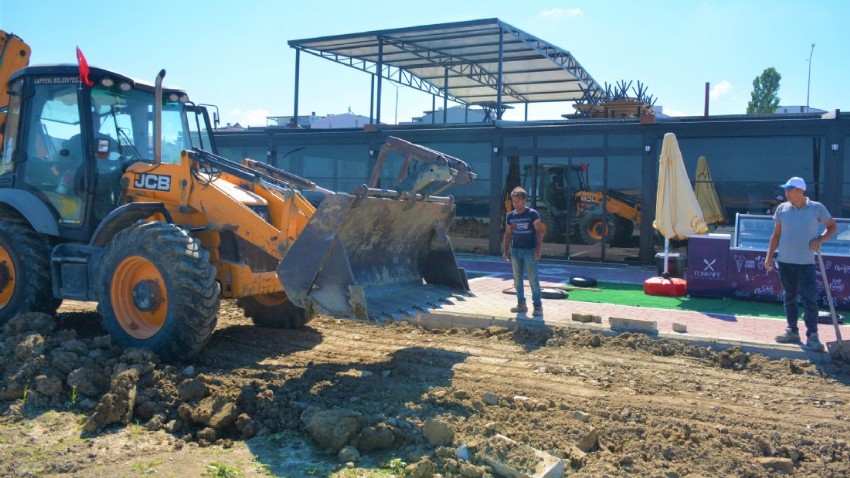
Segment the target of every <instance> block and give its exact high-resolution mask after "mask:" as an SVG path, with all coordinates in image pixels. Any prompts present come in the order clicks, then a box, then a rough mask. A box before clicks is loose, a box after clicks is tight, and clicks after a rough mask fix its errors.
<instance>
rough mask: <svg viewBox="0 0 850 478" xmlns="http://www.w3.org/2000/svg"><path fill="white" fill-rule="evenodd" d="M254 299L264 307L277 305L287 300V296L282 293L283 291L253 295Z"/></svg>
mask: <svg viewBox="0 0 850 478" xmlns="http://www.w3.org/2000/svg"><path fill="white" fill-rule="evenodd" d="M254 300H256V301H257V302H259V303H260V304H261V305H263V306H265V307H277V306H279V305H283V304H285V303H286V302H288V301H289V297H287V296H286V294H284V293H283V292H275V293H272V294H264V295H258V296H255V297H254Z"/></svg>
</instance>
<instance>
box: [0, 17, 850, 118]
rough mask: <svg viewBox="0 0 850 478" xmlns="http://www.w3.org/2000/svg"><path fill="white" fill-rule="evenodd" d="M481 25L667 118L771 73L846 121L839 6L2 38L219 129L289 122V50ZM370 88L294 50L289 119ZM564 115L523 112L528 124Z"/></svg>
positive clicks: (183, 22) (713, 106) (740, 98)
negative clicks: (99, 70) (160, 97)
mask: <svg viewBox="0 0 850 478" xmlns="http://www.w3.org/2000/svg"><path fill="white" fill-rule="evenodd" d="M482 18H499V19H500V20H502V21H504V22H507V23H509V24H511V25H513V26H515V27H517V28H520V29H522V30H524V31H526V32H527V33H529V34H532V35H536V36H538V37H540V38H541V39H543V40H545V41H547V42H549V43H551V44H554V45H556V46H558V47H560V48H562V49H564V50H567V51H569V52H570V53H572V55H573V56H574V57H575V58H576V59H577V60H578V62H579V63H581V65H582V66H583V67H584V68H585V69H586V70H587V71H588V72H589V73H590V74H591V76H593V78H594V79H596V81H597V82H598V83H600V84H604V83H605V82H608V83H609V84H614V83H617V82H619V81H620V80H626V81H634V82H635V83H636V82H637V81H641V82H642V83H643V84H645V85H646V86H647V87H648V93H649V94H652V95H654V96H655V97H656V98H658V101H657V103H656V104H657V105H661V106H663V107H664V112H665V113H667V114H670V115H673V116H681V115H701V114H702V113H703V108H704V96H705V83H706V82H708V83H709V84H710V88H711V90H710V91H711V94H710V100H709V108H710V113H711V114H740V113H744V112H745V110H746V106H747V102H748V101H749V99H750V92H751V91H752V83H753V79H755V78H756V77H757V76H758V75H760V74H761V73H762V71H764V69H765V68H768V67H773V68H776V70H777V71H778V72H779V73H780V74H781V75H782V81H781V87H780V90H779V97H780V99H781V101H780V103H781V104H782V105H805V104H806V95H807V86H809V89H810V93H809V104H810V106H811V107H813V108H820V109H824V110H834V109H840V110H842V111H850V83H848V81H847V78H848V75H850V34H848V33H847V31H846V27H847V19H848V18H850V2H848V1H845V0H809V1H801V0H798V1H787V0H747V1H742V0H739V1H720V0H717V1H708V0H706V1H690V0H678V1H667V0H663V1H662V0H659V1H651V2H650V1H639V0H631V1H619V0H607V1H605V0H596V1H566V2H565V1H555V0H548V1H538V0H522V1H517V0H508V1H503V0H487V1H479V0H465V1H457V0H454V1H445V0H431V1H429V2H409V1H406V2H402V1H398V0H396V1H385V0H372V1H369V2H361V1H343V0H323V1H321V2H295V1H283V0H278V1H272V0H262V1H260V0H257V1H252V0H245V1H243V2H232V1H228V2H225V1H217V0H206V1H202V0H172V1H163V0H146V1H143V2H122V1H114V0H112V1H95V0H77V1H74V2H67V1H63V2H60V1H52V0H43V1H36V0H0V28H2V29H3V30H5V31H7V32H11V33H14V34H16V35H18V36H20V37H22V38H23V39H24V40H25V41H26V42H27V43H29V44H30V46H31V47H32V50H33V52H32V57H31V63H33V64H43V63H73V62H75V61H76V57H75V54H74V51H75V50H74V48H75V47H76V46H79V47H80V48H81V49H82V51H83V52H84V54H85V55H86V58H87V59H88V62H89V64H91V65H95V66H100V67H104V68H109V69H113V70H116V71H118V72H121V73H124V74H126V75H128V76H131V77H133V78H138V79H144V80H147V81H149V82H152V81H153V78H154V76H155V75H156V73H157V72H158V71H159V70H160V69H163V68H164V69H165V70H166V71H167V76H166V79H165V83H166V84H167V85H169V86H176V87H182V88H185V89H186V90H187V91H188V93H189V97H190V98H191V99H192V100H193V101H195V102H196V103H212V104H215V105H217V106H218V107H219V109H220V111H221V116H222V125H224V124H226V123H237V122H238V123H240V124H242V125H243V126H244V125H251V126H263V125H265V124H266V119H265V118H266V116H284V115H289V114H292V112H293V101H294V100H293V98H294V78H295V61H294V60H295V51H294V50H292V49H291V48H289V46H288V45H287V41H289V40H295V39H306V38H314V37H320V36H328V35H340V34H348V33H358V32H365V31H371V30H381V29H392V28H403V27H410V26H417V25H430V24H436V23H446V22H457V21H467V20H475V19H482ZM813 43H814V44H815V45H816V46H815V48H814V51H813V53H812V48H811V45H812V44H813ZM810 53H811V54H812V61H811V81H810V83H809V80H808V78H809V62H808V59H809V55H810ZM369 87H370V79H369V76H368V75H367V74H365V73H362V72H358V71H355V70H353V69H351V68H347V67H344V66H341V65H337V64H335V63H333V62H330V61H328V60H322V59H319V58H316V57H314V56H312V55H302V57H301V92H300V95H301V101H300V106H299V113H301V114H306V113H309V112H313V111H314V112H316V113H317V114H319V115H327V114H340V113H345V112H347V111H348V110H349V108H350V109H351V111H353V112H354V113H357V114H362V115H365V116H368V115H369ZM437 105H438V107H439V106H442V100H438V101H437ZM450 106H451V103H450ZM397 108H398V110H397V113H396V89H395V87H393V86H388V87H385V88H384V97H383V100H382V112H381V119H382V120H383V121H384V122H393V121H394V120H395V117H396V114H397V117H398V120H399V121H409V120H410V118H411V117H413V116H420V115H421V114H422V112H423V111H425V110H429V109H430V108H431V97H430V96H428V95H424V94H423V93H419V92H416V91H412V90H409V89H405V88H403V87H402V88H400V89H399V92H398V105H397ZM523 112H524V110H523V107H522V106H520V107H518V108H517V109H516V110H514V111H508V112H507V113H506V115H505V119H522V117H523ZM572 112H573V109H572V107H571V106H570V105H569V104H561V103H559V104H540V105H531V106H530V107H529V119H532V120H534V119H553V118H558V117H559V116H560V115H561V114H564V113H572Z"/></svg>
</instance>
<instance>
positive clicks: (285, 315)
mask: <svg viewBox="0 0 850 478" xmlns="http://www.w3.org/2000/svg"><path fill="white" fill-rule="evenodd" d="M236 305H237V306H238V307H239V308H241V309H242V312H244V313H245V317H248V318H249V319H251V320H252V321H254V324H255V325H259V326H260V327H269V328H272V329H297V328H300V327H303V326H304V324H306V323H307V322H309V321H310V319H312V316H309V314H307V311H306V310H304V309H303V308H301V307H298V306H297V305H295V304H293V303H292V302H291V301H290V300H289V298H288V297H286V294H284V293H283V292H280V293H277V294H266V295H260V296H249V297H242V298H240V299H239V300H237V301H236Z"/></svg>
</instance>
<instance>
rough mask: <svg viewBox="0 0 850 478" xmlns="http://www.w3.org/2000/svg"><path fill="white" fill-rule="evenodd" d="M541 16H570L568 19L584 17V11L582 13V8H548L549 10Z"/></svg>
mask: <svg viewBox="0 0 850 478" xmlns="http://www.w3.org/2000/svg"><path fill="white" fill-rule="evenodd" d="M540 15H541V16H543V17H548V18H561V17H563V16H565V15H566V16H568V17H580V16H582V15H584V11H582V9H581V8H558V7H555V8H547V9H545V10H543V12H542V13H541V14H540Z"/></svg>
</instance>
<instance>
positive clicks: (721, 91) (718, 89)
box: [708, 80, 732, 100]
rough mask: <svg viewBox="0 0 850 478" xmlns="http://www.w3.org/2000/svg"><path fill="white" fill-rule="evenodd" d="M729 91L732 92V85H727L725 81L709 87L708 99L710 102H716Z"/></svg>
mask: <svg viewBox="0 0 850 478" xmlns="http://www.w3.org/2000/svg"><path fill="white" fill-rule="evenodd" d="M730 91H732V83H729V82H728V81H727V80H723V81H721V82H720V83H717V84H716V85H714V86H712V87H711V91H710V92H709V93H708V97H709V98H711V99H712V100H717V99H720V97H721V96H726V95H727V94H728V93H729V92H730Z"/></svg>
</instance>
